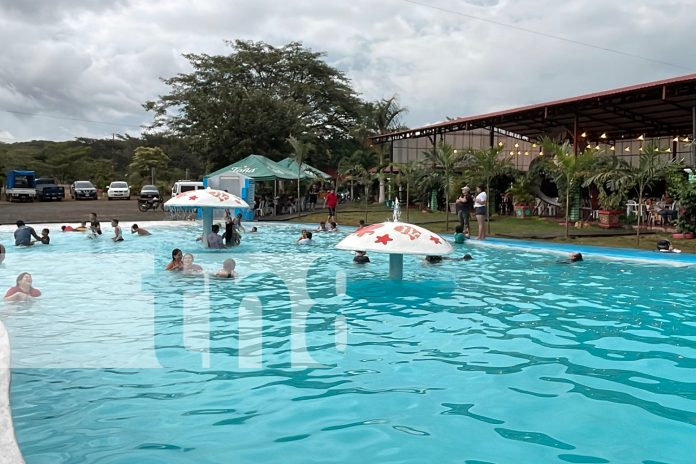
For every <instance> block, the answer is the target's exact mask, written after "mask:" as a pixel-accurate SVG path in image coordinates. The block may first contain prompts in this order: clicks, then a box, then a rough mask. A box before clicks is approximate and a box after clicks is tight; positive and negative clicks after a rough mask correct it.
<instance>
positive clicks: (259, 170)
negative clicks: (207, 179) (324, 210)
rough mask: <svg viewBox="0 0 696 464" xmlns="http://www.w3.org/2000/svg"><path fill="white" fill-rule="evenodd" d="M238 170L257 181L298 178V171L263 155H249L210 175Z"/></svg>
mask: <svg viewBox="0 0 696 464" xmlns="http://www.w3.org/2000/svg"><path fill="white" fill-rule="evenodd" d="M223 171H224V172H238V173H240V174H244V175H245V176H247V177H251V178H252V179H254V180H255V181H268V180H278V179H286V180H294V179H297V171H295V172H292V171H291V170H290V169H287V168H285V167H283V166H281V165H279V164H278V163H276V162H275V161H273V160H272V159H270V158H266V157H265V156H261V155H249V156H247V157H246V158H244V159H242V160H239V161H237V162H236V163H232V164H230V165H229V166H227V167H226V168H222V169H220V170H219V171H215V172H214V173H212V174H208V176H213V175H215V174H216V173H219V172H223Z"/></svg>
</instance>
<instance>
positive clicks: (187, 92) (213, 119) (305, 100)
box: [144, 40, 360, 169]
mask: <svg viewBox="0 0 696 464" xmlns="http://www.w3.org/2000/svg"><path fill="white" fill-rule="evenodd" d="M228 45H229V46H230V47H231V48H232V52H231V53H230V54H229V55H224V56H223V55H212V56H211V55H206V54H194V53H190V54H186V55H184V57H185V58H186V59H188V61H189V62H190V64H191V66H192V67H193V72H191V73H188V74H179V75H177V76H174V77H170V78H167V79H165V80H164V82H165V83H166V84H167V85H168V86H170V93H169V94H167V95H164V96H161V97H160V98H159V100H157V101H149V102H146V103H145V105H144V107H145V108H146V109H147V110H149V111H152V112H153V113H154V123H153V126H154V127H165V128H167V129H169V130H170V131H172V132H173V133H175V134H178V135H181V136H183V137H185V139H186V140H187V142H188V143H189V144H190V147H191V148H192V149H193V150H194V151H195V152H197V153H200V154H202V155H203V156H204V161H205V163H204V164H205V168H206V169H212V168H214V167H220V166H222V165H224V164H228V163H230V162H233V161H235V160H238V159H240V158H242V157H244V156H246V155H248V154H249V153H251V152H260V153H263V154H266V155H269V156H272V157H273V156H280V155H282V154H283V153H284V151H285V149H286V146H287V145H286V144H285V141H286V139H287V138H288V137H289V136H290V134H303V136H306V137H307V138H309V139H312V140H319V141H329V140H334V139H346V138H348V136H349V132H350V129H351V128H352V127H353V126H354V125H355V123H356V121H357V119H358V114H359V110H360V100H359V99H358V98H357V96H356V94H355V93H354V91H353V89H352V88H351V86H350V82H349V80H348V78H347V77H346V76H345V75H344V74H343V73H342V72H340V71H338V70H336V69H334V68H332V67H331V66H329V65H328V64H326V62H324V61H323V57H324V54H323V53H317V52H313V51H311V50H309V49H306V48H304V47H303V46H302V44H300V43H297V42H293V43H290V44H287V45H285V46H283V47H279V48H277V47H273V46H271V45H268V44H266V43H263V42H245V41H241V40H236V41H234V42H228ZM323 148H325V147H322V152H323Z"/></svg>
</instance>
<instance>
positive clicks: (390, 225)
mask: <svg viewBox="0 0 696 464" xmlns="http://www.w3.org/2000/svg"><path fill="white" fill-rule="evenodd" d="M336 248H338V249H339V250H353V251H359V250H361V251H372V252H376V253H388V254H389V277H390V278H392V279H396V280H400V279H401V278H402V276H403V266H404V265H403V258H404V257H403V255H405V254H408V255H431V256H442V255H447V254H450V253H452V252H453V251H454V249H453V248H452V245H451V244H450V243H449V242H448V241H447V240H445V239H444V238H442V237H441V236H439V235H438V234H436V233H434V232H431V231H429V230H428V229H424V228H423V227H420V226H417V225H414V224H408V223H405V222H382V223H379V224H372V225H369V226H365V227H361V228H360V229H358V230H356V231H355V232H353V233H352V234H350V235H348V236H347V237H346V238H344V239H343V240H341V241H340V242H339V243H338V245H336Z"/></svg>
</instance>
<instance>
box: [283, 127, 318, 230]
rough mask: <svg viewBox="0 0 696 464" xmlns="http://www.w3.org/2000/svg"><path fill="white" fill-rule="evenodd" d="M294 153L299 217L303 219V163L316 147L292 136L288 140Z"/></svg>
mask: <svg viewBox="0 0 696 464" xmlns="http://www.w3.org/2000/svg"><path fill="white" fill-rule="evenodd" d="M287 141H288V143H289V144H290V146H292V150H293V152H294V158H295V163H297V200H296V201H297V217H302V208H300V198H301V197H300V178H301V177H302V163H304V160H305V159H307V155H308V154H309V152H310V151H312V150H313V149H314V145H312V144H311V143H309V142H302V141H300V140H297V139H296V138H295V137H293V136H292V135H291V136H290V137H288V139H287Z"/></svg>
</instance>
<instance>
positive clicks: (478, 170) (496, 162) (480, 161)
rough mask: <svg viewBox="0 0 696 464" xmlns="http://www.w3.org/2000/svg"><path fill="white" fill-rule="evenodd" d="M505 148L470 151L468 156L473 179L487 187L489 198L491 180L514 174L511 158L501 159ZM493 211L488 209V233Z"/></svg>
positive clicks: (467, 161) (468, 165) (467, 160)
mask: <svg viewBox="0 0 696 464" xmlns="http://www.w3.org/2000/svg"><path fill="white" fill-rule="evenodd" d="M502 150H503V147H491V148H486V149H479V150H469V152H468V153H467V154H466V159H465V161H466V166H467V168H468V171H469V172H470V175H471V177H472V178H476V179H480V180H481V182H482V183H483V184H484V185H485V186H486V193H487V194H488V198H492V197H493V196H492V195H491V193H492V192H491V180H493V178H494V177H496V176H499V175H503V174H512V173H513V172H514V170H515V169H514V167H513V166H512V163H511V162H510V159H509V158H505V157H500V153H501V152H502ZM490 217H491V209H490V208H486V220H487V222H488V232H487V233H489V234H490V233H491V221H490V220H489V219H490Z"/></svg>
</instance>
